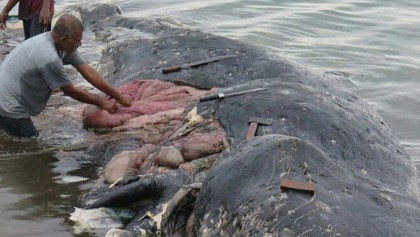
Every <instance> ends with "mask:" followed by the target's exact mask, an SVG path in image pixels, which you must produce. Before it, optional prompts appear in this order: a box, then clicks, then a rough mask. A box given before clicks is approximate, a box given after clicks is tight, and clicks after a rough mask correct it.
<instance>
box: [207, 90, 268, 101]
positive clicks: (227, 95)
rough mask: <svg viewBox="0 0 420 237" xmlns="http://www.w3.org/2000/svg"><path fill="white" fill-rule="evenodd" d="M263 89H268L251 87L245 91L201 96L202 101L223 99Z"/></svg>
mask: <svg viewBox="0 0 420 237" xmlns="http://www.w3.org/2000/svg"><path fill="white" fill-rule="evenodd" d="M263 90H267V88H256V89H250V90H244V91H237V92H232V93H227V94H224V93H219V94H216V95H210V96H206V97H202V98H200V102H203V101H209V100H217V99H223V98H225V97H231V96H235V95H242V94H245V93H249V92H254V91H263Z"/></svg>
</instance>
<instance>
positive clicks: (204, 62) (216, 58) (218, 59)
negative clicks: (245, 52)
mask: <svg viewBox="0 0 420 237" xmlns="http://www.w3.org/2000/svg"><path fill="white" fill-rule="evenodd" d="M235 57H238V55H235V54H232V55H224V56H219V57H213V58H207V59H204V60H200V61H197V62H193V63H187V64H182V65H178V66H173V67H167V68H163V69H162V73H170V72H177V71H180V70H182V69H186V68H189V67H196V66H200V65H203V64H207V63H211V62H216V61H220V60H223V59H228V58H235Z"/></svg>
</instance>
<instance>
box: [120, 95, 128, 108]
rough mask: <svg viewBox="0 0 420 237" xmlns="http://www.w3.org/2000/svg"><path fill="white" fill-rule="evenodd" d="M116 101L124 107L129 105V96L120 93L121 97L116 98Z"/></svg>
mask: <svg viewBox="0 0 420 237" xmlns="http://www.w3.org/2000/svg"><path fill="white" fill-rule="evenodd" d="M118 102H119V103H120V104H121V105H122V106H125V107H130V106H131V97H130V96H128V95H121V97H120V98H119V99H118Z"/></svg>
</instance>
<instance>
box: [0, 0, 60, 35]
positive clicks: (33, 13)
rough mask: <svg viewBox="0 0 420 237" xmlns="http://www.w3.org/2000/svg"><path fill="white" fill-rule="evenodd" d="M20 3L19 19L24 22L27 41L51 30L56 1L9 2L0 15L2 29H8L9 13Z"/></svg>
mask: <svg viewBox="0 0 420 237" xmlns="http://www.w3.org/2000/svg"><path fill="white" fill-rule="evenodd" d="M18 2H19V9H18V18H19V19H20V20H22V21H23V31H24V33H25V40H26V39H28V38H30V37H32V36H35V35H38V34H41V33H43V32H46V31H50V30H51V20H52V17H53V15H54V0H9V1H8V2H7V4H6V6H5V7H4V8H3V10H2V11H1V13H0V29H5V28H7V25H6V22H7V19H8V17H9V12H10V11H11V10H12V9H13V7H15V6H16V4H17V3H18Z"/></svg>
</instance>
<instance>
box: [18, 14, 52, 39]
mask: <svg viewBox="0 0 420 237" xmlns="http://www.w3.org/2000/svg"><path fill="white" fill-rule="evenodd" d="M50 30H51V25H48V26H46V27H44V25H41V24H40V23H39V17H37V16H36V17H34V18H32V19H30V20H23V31H24V32H25V39H29V38H30V37H32V36H35V35H39V34H41V33H44V32H46V31H50Z"/></svg>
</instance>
